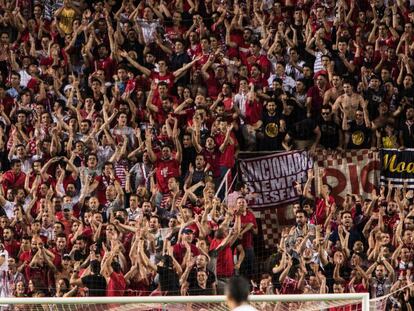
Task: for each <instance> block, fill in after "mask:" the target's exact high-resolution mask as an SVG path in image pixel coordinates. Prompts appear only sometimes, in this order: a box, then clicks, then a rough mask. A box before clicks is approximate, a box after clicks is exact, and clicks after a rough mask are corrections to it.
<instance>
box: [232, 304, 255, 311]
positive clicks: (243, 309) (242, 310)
mask: <svg viewBox="0 0 414 311" xmlns="http://www.w3.org/2000/svg"><path fill="white" fill-rule="evenodd" d="M233 311H257V309H256V308H253V307H252V306H249V305H241V306H238V307H237V308H234V309H233Z"/></svg>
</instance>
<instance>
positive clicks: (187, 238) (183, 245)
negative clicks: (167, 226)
mask: <svg viewBox="0 0 414 311" xmlns="http://www.w3.org/2000/svg"><path fill="white" fill-rule="evenodd" d="M181 239H182V241H180V242H178V243H177V244H175V245H174V248H173V250H174V258H175V259H176V260H177V262H178V263H179V264H181V265H183V264H185V263H186V260H184V258H185V257H186V256H198V255H200V250H199V249H198V248H197V246H195V245H194V244H192V243H193V239H194V232H193V230H191V229H190V228H184V229H183V230H182V231H181Z"/></svg>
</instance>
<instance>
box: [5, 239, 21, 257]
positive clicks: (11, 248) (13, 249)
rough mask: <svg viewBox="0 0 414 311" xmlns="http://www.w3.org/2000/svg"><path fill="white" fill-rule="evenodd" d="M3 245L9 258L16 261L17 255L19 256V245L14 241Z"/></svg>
mask: <svg viewBox="0 0 414 311" xmlns="http://www.w3.org/2000/svg"><path fill="white" fill-rule="evenodd" d="M3 244H4V248H5V249H6V250H7V252H8V253H9V256H10V257H13V258H15V259H17V255H18V254H19V250H20V243H19V242H17V241H16V240H13V241H11V243H8V242H7V241H4V243H3Z"/></svg>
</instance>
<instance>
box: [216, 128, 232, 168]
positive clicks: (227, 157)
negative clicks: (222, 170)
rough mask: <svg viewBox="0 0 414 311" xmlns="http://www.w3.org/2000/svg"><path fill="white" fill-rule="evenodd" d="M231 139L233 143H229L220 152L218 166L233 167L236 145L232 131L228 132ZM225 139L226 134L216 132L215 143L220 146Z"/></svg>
mask: <svg viewBox="0 0 414 311" xmlns="http://www.w3.org/2000/svg"><path fill="white" fill-rule="evenodd" d="M230 137H231V139H232V140H233V144H231V143H229V144H228V145H227V146H226V148H225V149H224V151H223V152H222V153H221V156H220V161H219V164H220V166H224V167H227V168H233V166H234V163H235V154H236V146H237V139H236V136H235V135H234V133H233V132H232V133H231V134H230ZM225 139H226V135H225V134H223V133H220V134H218V135H217V136H216V137H215V141H216V145H217V146H218V147H219V148H220V146H221V145H222V144H223V142H224V140H225Z"/></svg>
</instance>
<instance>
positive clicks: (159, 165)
mask: <svg viewBox="0 0 414 311" xmlns="http://www.w3.org/2000/svg"><path fill="white" fill-rule="evenodd" d="M155 167H156V171H155V176H156V178H157V184H158V189H159V190H160V191H161V193H163V194H164V193H167V192H168V179H170V178H171V177H178V176H180V163H179V162H178V161H177V160H176V159H175V158H173V157H172V158H170V159H169V160H163V159H161V155H160V154H158V155H157V160H156V161H155Z"/></svg>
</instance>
